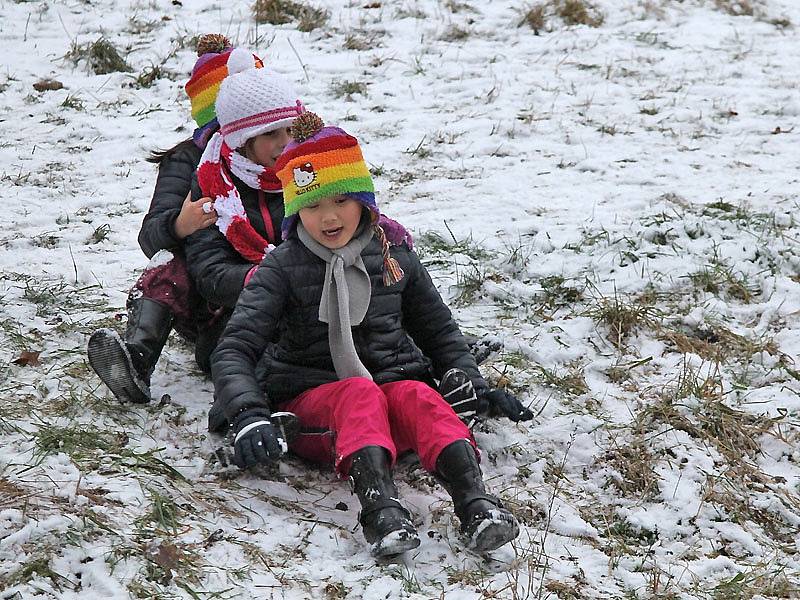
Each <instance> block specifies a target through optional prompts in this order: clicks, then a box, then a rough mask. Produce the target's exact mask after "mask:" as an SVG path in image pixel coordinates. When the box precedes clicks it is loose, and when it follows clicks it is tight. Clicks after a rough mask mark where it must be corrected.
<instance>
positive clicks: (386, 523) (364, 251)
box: [212, 113, 531, 556]
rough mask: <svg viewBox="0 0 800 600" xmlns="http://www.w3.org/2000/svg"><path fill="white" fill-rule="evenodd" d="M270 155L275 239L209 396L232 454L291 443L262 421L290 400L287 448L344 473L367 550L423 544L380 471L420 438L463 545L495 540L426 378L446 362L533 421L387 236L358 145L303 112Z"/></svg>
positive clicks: (499, 526) (220, 355)
mask: <svg viewBox="0 0 800 600" xmlns="http://www.w3.org/2000/svg"><path fill="white" fill-rule="evenodd" d="M292 135H293V137H294V141H292V142H290V143H289V144H288V145H287V146H286V148H285V149H284V152H283V154H282V155H281V156H280V158H279V159H278V161H277V163H276V166H275V168H276V170H277V174H278V177H279V178H280V180H281V184H282V187H283V197H284V205H285V215H286V217H285V219H284V221H283V227H282V228H283V234H284V238H285V241H284V243H283V244H282V245H281V246H280V247H278V248H277V249H275V250H273V251H272V252H270V253H268V254H267V255H266V257H265V258H264V260H263V262H262V263H261V265H260V266H259V268H258V270H257V271H255V274H254V275H253V277H252V280H251V281H250V283H249V285H248V286H247V287H246V288H245V290H244V291H243V292H242V295H241V297H240V298H239V302H238V304H237V306H236V309H235V310H234V313H233V316H232V317H231V319H230V321H229V322H228V326H227V328H226V329H225V333H224V336H223V338H222V340H221V341H220V344H219V346H218V347H217V349H216V350H215V352H214V354H213V356H212V376H213V379H214V386H215V395H216V405H215V408H216V410H218V411H221V412H223V413H224V415H225V418H226V420H227V421H229V422H231V423H232V424H233V431H234V434H235V437H234V453H235V461H236V463H237V464H238V465H239V466H240V467H243V468H244V467H248V466H252V465H255V464H257V463H265V462H269V461H271V460H274V459H276V458H278V457H279V456H280V455H281V454H282V453H283V452H284V451H286V450H287V445H286V443H285V440H283V439H282V437H281V434H280V433H279V430H278V428H277V427H276V426H275V425H273V423H272V422H271V421H270V414H271V411H272V410H273V409H277V410H281V411H289V412H293V413H295V414H296V415H297V416H298V418H299V420H300V422H301V423H302V425H303V427H304V428H305V429H311V430H314V431H317V432H318V431H319V430H328V431H329V432H330V434H329V435H319V434H318V433H317V434H314V435H303V434H301V435H300V436H299V437H298V438H297V439H296V440H294V441H293V442H292V443H291V449H292V450H293V451H294V452H295V453H297V454H299V455H301V456H304V457H306V458H308V459H311V460H315V461H321V462H333V464H334V465H335V468H336V470H337V472H338V473H339V474H340V475H342V476H346V475H349V476H350V477H351V479H352V481H353V486H354V491H355V493H356V494H357V496H358V499H359V501H360V503H361V507H362V510H361V516H360V522H361V525H362V527H363V530H364V535H365V537H366V539H367V541H368V542H369V543H370V544H371V551H372V553H373V554H374V555H375V556H386V555H393V554H398V553H401V552H404V551H406V550H409V549H412V548H415V547H416V546H418V545H419V543H420V541H419V537H418V535H417V532H416V530H415V528H414V526H413V524H412V523H411V520H410V515H409V513H408V511H406V509H405V508H403V507H402V506H401V505H400V503H399V502H398V500H397V488H396V487H395V485H394V482H393V480H392V476H391V465H392V464H393V462H394V460H395V458H396V456H397V455H398V454H399V453H401V452H404V451H406V450H412V451H415V452H416V453H417V454H418V455H419V457H420V461H421V463H422V465H423V466H424V467H425V468H426V469H428V470H429V471H431V472H433V473H434V474H435V475H436V476H437V477H438V478H439V479H440V481H442V483H443V484H444V486H445V488H446V489H447V490H448V491H449V492H450V494H451V496H452V498H453V501H454V505H455V511H456V514H457V515H458V517H459V519H460V521H461V528H462V532H463V533H464V534H465V535H466V536H467V538H468V540H469V542H468V543H469V544H470V546H472V547H474V548H476V549H478V550H481V551H487V550H493V549H495V548H497V547H499V546H501V545H503V544H505V543H506V542H509V541H511V540H512V539H514V538H515V537H516V536H517V534H518V532H519V528H518V525H517V522H516V520H515V519H514V517H513V516H512V515H511V513H509V512H508V511H507V510H506V509H504V508H503V506H502V504H501V503H500V501H499V500H498V499H497V498H495V497H493V496H490V495H488V494H487V493H486V491H485V489H484V484H483V479H482V476H481V472H480V468H479V466H478V460H477V455H476V450H475V441H474V439H473V437H472V435H471V433H470V431H469V429H468V428H467V427H466V426H465V425H464V424H463V423H462V421H461V420H460V419H459V418H458V416H457V415H456V414H455V412H454V411H453V409H452V408H451V407H450V405H448V404H447V402H445V400H444V399H443V398H442V396H441V395H440V394H439V393H438V392H437V391H436V390H435V389H433V388H432V387H431V386H429V385H428V384H427V382H428V381H429V380H430V372H431V369H432V371H433V374H434V375H435V376H436V378H437V379H438V378H441V377H442V375H443V374H444V373H445V372H446V371H447V370H448V369H450V368H452V367H457V368H458V369H460V370H461V371H463V372H464V373H466V374H467V375H468V376H469V379H470V380H471V383H472V385H473V386H474V388H475V390H476V392H477V395H478V398H479V401H480V402H482V403H484V404H485V405H494V406H495V407H499V408H500V409H501V410H502V411H503V412H505V413H506V414H508V415H509V416H511V417H512V418H515V419H516V420H519V419H523V418H530V416H531V415H530V413H529V412H528V411H526V409H524V408H523V407H522V405H521V404H520V403H519V401H518V400H517V399H516V398H514V397H513V396H511V395H509V394H507V393H505V392H503V391H501V390H489V386H488V385H487V383H486V381H485V380H484V379H483V378H482V377H481V375H480V373H479V372H478V369H477V365H476V364H475V360H474V358H473V357H472V355H471V354H470V353H469V350H468V348H467V345H466V343H465V341H464V338H463V336H462V335H461V332H460V331H459V329H458V326H457V325H456V323H455V321H454V320H453V318H452V316H451V314H450V311H449V310H448V308H447V307H446V306H445V304H444V303H443V302H442V299H441V297H440V296H439V293H438V292H437V290H436V288H435V286H434V285H433V283H432V281H431V279H430V276H429V275H428V273H427V271H426V270H425V268H424V267H423V266H422V264H421V263H420V261H419V259H418V258H417V256H416V254H415V253H414V252H413V251H411V250H410V249H408V248H407V247H405V246H390V245H389V243H388V242H387V240H386V237H385V234H384V232H383V230H382V228H381V227H380V225H379V224H378V223H379V221H378V217H379V214H380V213H379V211H378V207H377V205H376V203H375V196H374V190H373V185H372V180H371V177H370V174H369V171H368V169H367V167H366V164H365V163H364V160H363V157H362V155H361V151H360V148H359V146H358V142H357V140H356V139H355V138H353V137H352V136H350V135H348V134H346V133H345V132H344V131H342V130H341V129H339V128H336V127H323V126H322V122H321V121H320V120H319V118H318V117H317V116H316V115H314V114H312V113H305V114H303V115H301V116H300V117H298V118H297V119H295V123H294V125H293V128H292Z"/></svg>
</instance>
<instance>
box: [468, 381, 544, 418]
mask: <svg viewBox="0 0 800 600" xmlns="http://www.w3.org/2000/svg"><path fill="white" fill-rule="evenodd" d="M478 414H484V415H487V416H490V417H508V418H509V419H511V420H512V421H514V422H515V423H516V422H518V421H530V420H531V419H533V413H532V412H531V410H530V409H529V408H525V407H524V406H523V405H522V402H520V401H519V400H517V398H516V397H515V396H512V395H511V394H509V393H508V392H507V391H505V390H500V389H497V390H491V391H488V392H485V393H484V394H481V395H480V396H479V397H478Z"/></svg>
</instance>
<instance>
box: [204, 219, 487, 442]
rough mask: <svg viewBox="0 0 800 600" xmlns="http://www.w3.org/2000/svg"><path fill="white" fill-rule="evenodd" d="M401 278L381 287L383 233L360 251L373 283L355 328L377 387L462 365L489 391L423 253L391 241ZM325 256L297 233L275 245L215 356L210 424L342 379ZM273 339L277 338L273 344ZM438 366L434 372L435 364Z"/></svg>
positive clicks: (477, 384)
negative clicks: (325, 310)
mask: <svg viewBox="0 0 800 600" xmlns="http://www.w3.org/2000/svg"><path fill="white" fill-rule="evenodd" d="M391 254H392V256H393V257H394V258H395V259H397V261H398V262H399V264H400V266H401V267H402V268H403V271H404V272H405V276H404V277H403V279H402V280H401V281H400V282H398V283H396V284H394V285H392V286H389V287H386V286H384V285H383V280H382V272H383V270H382V269H383V257H382V255H381V246H380V243H379V242H378V241H377V239H376V238H373V239H372V241H371V242H370V243H369V244H368V245H367V247H366V248H364V250H363V251H362V253H361V256H362V258H363V259H364V264H365V266H366V268H367V272H368V273H369V275H370V280H371V282H372V297H371V300H370V304H369V308H368V309H367V314H366V316H365V317H364V320H363V321H362V323H361V324H360V325H358V326H356V327H353V340H354V342H355V346H356V351H357V352H358V356H359V358H360V359H361V362H362V363H363V364H364V366H365V367H366V368H367V369H368V370H369V372H370V373H371V374H372V376H373V378H374V380H375V382H376V383H378V384H383V383H388V382H392V381H399V380H406V379H415V380H421V381H430V376H431V373H432V374H433V376H434V377H436V378H437V379H438V378H441V376H442V375H443V374H444V372H445V371H447V370H448V369H450V368H453V367H458V368H460V369H463V370H464V371H465V372H466V373H467V374H468V375H469V377H470V378H471V379H472V382H473V384H474V385H475V389H476V391H477V392H478V393H479V394H480V393H481V392H483V391H485V390H486V389H488V385H487V383H486V381H485V380H484V379H483V378H482V377H481V375H480V373H479V371H478V367H477V365H476V364H475V359H474V358H473V356H472V354H470V352H469V350H468V348H467V344H466V342H465V340H464V337H463V336H462V335H461V332H460V331H459V329H458V325H457V324H456V322H455V321H454V320H453V318H452V315H451V313H450V310H449V309H448V308H447V306H446V305H445V304H444V302H443V301H442V298H441V296H440V295H439V292H438V291H437V289H436V287H435V286H434V284H433V282H432V281H431V278H430V275H428V272H427V271H426V270H425V268H424V267H423V266H422V264H421V263H420V261H419V258H418V257H417V255H416V253H414V252H413V251H411V250H409V249H408V248H406V247H405V246H392V247H391ZM324 274H325V262H324V261H323V260H321V259H320V258H319V257H317V256H316V255H314V254H312V253H311V251H310V250H308V249H307V248H306V247H305V246H304V245H303V244H302V242H300V240H299V239H298V238H297V236H296V234H294V235H291V236H290V237H289V239H288V240H287V241H285V242H284V243H283V244H282V245H281V246H280V247H279V248H277V249H275V250H273V251H272V252H270V253H269V254H268V255H267V256H266V258H265V259H264V261H263V262H262V263H261V266H260V267H259V269H258V271H257V272H256V273H255V275H254V276H253V278H252V279H251V280H250V283H249V285H248V286H247V288H246V289H245V290H244V292H242V295H241V297H240V298H239V303H238V305H237V306H236V309H235V310H234V312H233V316H232V317H231V319H230V321H229V322H228V326H227V328H226V329H225V332H224V333H223V335H222V339H221V341H220V343H219V345H218V346H217V348H216V350H215V351H214V354H213V355H212V359H211V361H212V376H213V379H214V389H215V397H216V398H215V404H214V406H213V407H212V409H211V412H210V413H209V428H210V429H211V430H212V431H214V430H219V429H221V428H222V427H223V426H224V423H225V422H226V421H227V422H231V421H232V420H233V418H234V417H235V416H236V415H237V414H238V413H239V412H240V411H242V410H245V409H248V408H266V409H268V410H269V409H271V408H274V409H279V408H280V404H282V403H284V402H287V401H288V400H291V399H293V398H295V397H296V396H298V395H299V394H301V393H302V392H304V391H306V390H308V389H310V388H313V387H316V386H319V385H322V384H324V383H330V382H332V381H337V380H338V378H337V376H336V373H335V371H334V368H333V361H332V359H331V355H330V348H329V345H328V325H327V324H326V323H322V322H321V321H320V320H319V318H318V315H319V304H320V298H321V297H322V284H323V279H324ZM271 340H277V341H275V343H271V344H268V342H269V341H271ZM431 367H432V369H431Z"/></svg>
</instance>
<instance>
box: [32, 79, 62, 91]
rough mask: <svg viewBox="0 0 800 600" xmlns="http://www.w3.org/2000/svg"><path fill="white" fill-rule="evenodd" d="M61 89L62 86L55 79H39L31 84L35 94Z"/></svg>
mask: <svg viewBox="0 0 800 600" xmlns="http://www.w3.org/2000/svg"><path fill="white" fill-rule="evenodd" d="M63 87H64V84H63V83H61V82H60V81H56V80H55V79H40V80H39V81H37V82H36V83H34V84H33V89H35V90H36V91H37V92H46V91H53V90H60V89H61V88H63Z"/></svg>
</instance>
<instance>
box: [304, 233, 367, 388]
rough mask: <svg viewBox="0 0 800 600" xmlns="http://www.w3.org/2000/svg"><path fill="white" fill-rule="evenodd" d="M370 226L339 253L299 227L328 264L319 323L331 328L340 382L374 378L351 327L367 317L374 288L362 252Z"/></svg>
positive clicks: (357, 234)
mask: <svg viewBox="0 0 800 600" xmlns="http://www.w3.org/2000/svg"><path fill="white" fill-rule="evenodd" d="M373 233H374V231H373V229H372V227H371V226H370V225H368V224H365V223H364V222H362V223H361V224H360V225H359V227H358V229H356V232H355V234H354V235H353V239H351V240H350V241H349V242H348V243H347V245H345V246H343V247H342V248H337V249H336V250H331V249H330V248H326V247H325V246H323V245H322V244H320V243H319V242H317V241H316V240H315V239H314V238H312V237H311V235H310V234H309V233H308V232H307V231H306V230H305V228H304V227H303V223H302V222H298V223H297V237H298V238H300V241H301V242H302V243H303V245H304V246H305V247H306V248H308V249H309V250H311V252H313V253H314V254H316V255H317V256H318V257H320V258H321V259H322V260H324V261H325V263H326V267H325V281H324V283H323V286H322V299H321V300H320V303H319V320H320V321H322V322H323V323H327V324H328V344H329V345H330V349H331V358H333V368H334V369H336V375H337V376H338V377H339V379H346V378H348V377H366V378H367V379H372V375H370V372H369V371H367V368H366V367H365V366H364V364H363V363H362V362H361V360H360V359H359V358H358V354H357V353H356V347H355V344H354V343H353V332H352V331H351V329H350V328H351V327H352V326H354V325H358V324H359V323H361V321H362V320H363V319H364V316H365V315H366V314H367V308H368V307H369V301H370V297H371V296H372V287H371V285H370V281H369V273H367V268H366V267H365V266H364V260H363V259H362V258H361V251H362V250H363V249H364V247H365V246H366V245H367V244H368V243H369V241H370V240H371V239H372V236H373Z"/></svg>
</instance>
